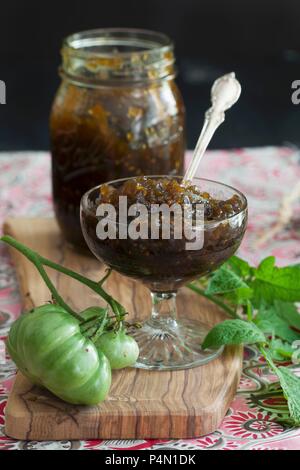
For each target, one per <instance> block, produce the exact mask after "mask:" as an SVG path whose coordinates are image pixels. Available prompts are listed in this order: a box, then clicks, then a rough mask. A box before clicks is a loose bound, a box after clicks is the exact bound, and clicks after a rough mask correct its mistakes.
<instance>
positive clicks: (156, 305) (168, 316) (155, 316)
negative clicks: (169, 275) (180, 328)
mask: <svg viewBox="0 0 300 470" xmlns="http://www.w3.org/2000/svg"><path fill="white" fill-rule="evenodd" d="M176 294H177V292H167V293H164V292H151V298H152V312H151V320H154V321H157V320H162V321H167V322H172V323H176V319H177V309H176Z"/></svg>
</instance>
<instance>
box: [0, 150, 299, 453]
mask: <svg viewBox="0 0 300 470" xmlns="http://www.w3.org/2000/svg"><path fill="white" fill-rule="evenodd" d="M189 158H190V154H189V153H188V154H187V160H188V159H189ZM199 176H200V175H199ZM201 176H203V177H206V178H211V179H215V180H219V181H222V182H225V183H228V184H231V185H232V186H234V187H236V188H237V189H240V190H241V191H242V192H244V193H245V194H246V196H247V198H248V202H249V224H248V231H247V234H246V236H245V239H244V241H243V244H242V247H241V250H240V254H241V255H242V256H243V257H245V258H247V259H248V260H249V261H251V262H252V263H255V264H257V263H258V262H259V260H260V259H261V258H262V257H264V256H266V255H275V256H276V258H277V264H278V265H284V264H288V263H297V262H299V260H300V223H299V221H300V210H299V209H300V202H299V204H298V206H297V204H296V206H295V209H294V219H293V221H292V223H291V224H290V226H289V227H287V228H286V229H285V230H283V231H282V232H280V233H278V235H277V236H276V237H275V238H273V239H271V240H269V241H268V242H267V243H266V245H265V246H262V247H258V246H257V243H256V242H257V239H258V237H259V236H260V234H261V233H263V232H265V231H266V230H268V228H269V227H271V226H272V225H273V224H274V222H276V219H277V217H278V208H279V204H280V201H281V200H282V198H283V197H284V195H286V194H288V193H289V192H290V191H291V190H292V189H293V187H294V186H295V185H296V184H297V182H298V181H299V179H300V153H299V152H298V150H297V149H293V148H288V147H280V148H279V147H264V148H255V149H238V150H232V151H224V150H221V151H210V152H207V154H206V157H205V159H204V160H203V162H202V165H201ZM52 214H53V212H52V200H51V187H50V157H49V155H48V154H47V153H45V152H19V153H3V154H0V225H1V226H2V222H3V220H4V219H5V218H7V217H9V216H22V215H23V216H25V215H26V216H37V215H38V216H42V217H48V216H51V215H52ZM297 221H298V222H297ZM19 314H20V297H19V292H18V286H17V283H16V277H15V272H14V269H13V266H12V263H11V260H10V258H9V256H8V251H7V248H6V247H5V246H4V245H3V244H0V339H2V340H3V339H5V337H6V335H7V332H8V329H9V326H10V324H11V322H12V321H13V320H14V318H16V317H17V316H18V315H19ZM14 375H15V367H14V364H13V363H12V362H11V360H10V359H9V358H8V357H7V358H6V360H3V357H1V354H0V450H10V449H19V450H35V449H41V450H43V449H47V450H48V449H57V450H59V449H64V450H72V449H77V450H78V449H80V450H96V449H97V450H99V449H100V450H101V449H114V450H116V449H132V450H133V449H134V450H137V449H139V450H143V449H199V450H207V449H214V450H237V449H248V450H275V449H276V450H284V449H300V429H299V428H294V427H291V426H290V425H289V424H288V420H287V416H288V415H287V406H286V402H285V400H284V398H283V396H282V394H281V391H280V389H279V387H278V384H277V382H276V378H275V377H274V375H272V374H271V373H270V371H269V370H268V368H267V366H266V364H265V362H264V361H263V359H262V358H261V357H260V356H259V354H258V352H257V350H256V349H255V348H253V347H248V348H246V349H245V355H244V366H243V374H242V378H241V381H240V385H239V389H238V392H237V394H236V397H235V399H234V401H233V402H232V404H231V406H230V408H229V410H228V413H227V415H226V417H225V418H224V420H223V423H222V424H221V426H220V428H219V429H218V430H217V431H215V432H214V433H213V434H210V435H208V436H203V437H200V438H195V439H185V440H175V441H174V440H173V441H171V440H140V441H121V440H120V441H107V440H93V441H58V442H57V441H52V442H50V441H43V442H35V441H16V440H13V439H10V438H8V437H6V436H5V435H4V424H5V418H4V410H5V404H6V400H7V395H8V393H9V390H10V388H11V386H12V382H13V380H14Z"/></svg>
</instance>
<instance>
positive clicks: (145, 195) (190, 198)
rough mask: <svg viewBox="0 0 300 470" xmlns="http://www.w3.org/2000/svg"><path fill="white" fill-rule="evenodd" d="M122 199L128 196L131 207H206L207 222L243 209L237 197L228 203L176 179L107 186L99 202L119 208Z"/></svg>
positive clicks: (133, 180) (132, 180) (103, 186)
mask: <svg viewBox="0 0 300 470" xmlns="http://www.w3.org/2000/svg"><path fill="white" fill-rule="evenodd" d="M119 196H127V203H128V205H129V206H130V205H132V204H137V203H139V204H143V205H145V206H146V207H147V208H148V209H150V206H151V204H159V205H160V204H167V205H169V206H171V205H172V204H174V203H175V204H179V205H181V206H183V205H185V204H203V205H204V217H205V219H206V220H217V221H218V220H223V219H226V218H228V217H231V216H233V215H235V214H238V213H239V212H241V210H242V209H243V201H242V200H241V198H240V197H239V196H238V195H237V194H234V195H233V196H232V197H230V198H229V199H226V200H222V199H216V198H214V197H213V196H211V195H210V194H209V193H208V192H205V191H201V188H198V187H197V186H195V185H193V184H191V183H185V184H184V183H182V182H181V181H180V180H178V179H176V178H157V179H155V178H148V177H146V176H143V177H137V178H131V179H128V180H127V181H125V182H124V183H123V184H122V185H120V186H119V187H115V186H112V185H109V184H104V185H102V186H101V188H100V197H99V199H98V203H107V204H112V205H113V206H115V207H116V208H117V207H118V203H119Z"/></svg>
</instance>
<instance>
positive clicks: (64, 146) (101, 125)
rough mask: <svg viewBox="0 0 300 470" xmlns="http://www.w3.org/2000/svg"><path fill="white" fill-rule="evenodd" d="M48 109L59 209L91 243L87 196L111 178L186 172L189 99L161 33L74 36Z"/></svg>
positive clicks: (74, 233)
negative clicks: (84, 228)
mask: <svg viewBox="0 0 300 470" xmlns="http://www.w3.org/2000/svg"><path fill="white" fill-rule="evenodd" d="M62 58H63V63H62V67H61V76H62V82H61V85H60V87H59V90H58V92H57V94H56V97H55V99H54V103H53V107H52V111H51V116H50V141H51V152H52V184H53V199H54V207H55V213H56V217H57V220H58V223H59V225H60V228H61V230H62V232H63V234H64V236H65V238H66V239H67V240H68V241H69V242H71V243H73V244H75V245H81V244H82V245H85V242H84V240H83V237H82V234H81V229H80V220H79V204H80V198H81V196H82V195H83V194H84V193H85V192H86V191H87V190H88V189H90V188H92V187H93V186H96V185H98V184H101V183H103V182H106V181H110V180H113V179H117V178H121V177H128V176H139V175H147V174H169V175H180V174H182V173H183V157H184V150H185V139H184V119H185V118H184V105H183V101H182V98H181V95H180V93H179V90H178V88H177V86H176V84H175V81H174V77H175V71H174V54H173V45H172V43H171V42H170V40H169V38H168V37H167V36H165V35H163V34H160V33H155V32H151V31H144V30H127V29H102V30H101V29H100V30H93V31H86V32H83V33H78V34H74V35H72V36H69V37H68V38H67V39H66V40H65V41H64V44H63V48H62Z"/></svg>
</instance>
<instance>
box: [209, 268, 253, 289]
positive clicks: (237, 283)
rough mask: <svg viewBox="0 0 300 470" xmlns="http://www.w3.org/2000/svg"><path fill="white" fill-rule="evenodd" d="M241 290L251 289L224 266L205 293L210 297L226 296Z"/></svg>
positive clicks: (217, 272) (215, 274)
mask: <svg viewBox="0 0 300 470" xmlns="http://www.w3.org/2000/svg"><path fill="white" fill-rule="evenodd" d="M239 288H243V289H249V286H248V285H247V284H246V282H244V281H243V279H242V278H241V277H240V276H238V275H237V274H236V273H235V272H234V271H233V270H232V269H230V267H229V266H227V265H226V264H224V265H223V266H221V267H220V268H219V269H218V270H217V271H216V272H215V273H214V274H213V276H212V277H211V279H210V281H209V284H208V286H207V289H206V291H205V293H206V294H209V295H216V294H225V293H228V292H232V291H234V290H236V289H239Z"/></svg>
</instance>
